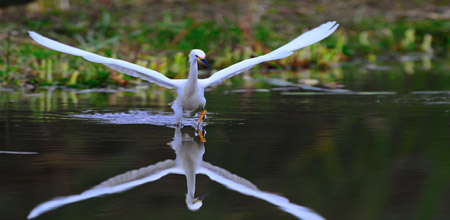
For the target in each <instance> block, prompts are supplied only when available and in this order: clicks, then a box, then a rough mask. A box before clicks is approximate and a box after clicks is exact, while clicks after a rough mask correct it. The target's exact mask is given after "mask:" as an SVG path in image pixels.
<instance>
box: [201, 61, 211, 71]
mask: <svg viewBox="0 0 450 220" xmlns="http://www.w3.org/2000/svg"><path fill="white" fill-rule="evenodd" d="M200 61H202V63H204V64H205V65H206V66H207V67H208V68H209V69H210V70H212V67H211V66H210V65H209V63H208V62H207V61H206V59H205V58H202V59H200Z"/></svg>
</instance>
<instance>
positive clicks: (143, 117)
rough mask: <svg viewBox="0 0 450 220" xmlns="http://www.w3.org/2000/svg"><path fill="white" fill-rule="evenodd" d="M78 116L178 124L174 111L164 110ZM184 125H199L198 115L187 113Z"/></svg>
mask: <svg viewBox="0 0 450 220" xmlns="http://www.w3.org/2000/svg"><path fill="white" fill-rule="evenodd" d="M72 116H74V117H77V118H88V119H95V120H99V121H101V122H104V123H110V124H149V125H157V126H165V127H170V128H175V127H177V126H178V125H177V124H176V120H175V117H174V116H173V113H172V112H164V111H157V110H151V111H139V110H131V111H128V112H114V113H110V112H108V113H91V112H86V114H77V115H72ZM206 124H207V122H203V125H202V126H205V125H206ZM181 125H182V126H191V127H195V128H197V127H198V115H194V116H188V115H186V116H185V117H183V119H182V120H181Z"/></svg>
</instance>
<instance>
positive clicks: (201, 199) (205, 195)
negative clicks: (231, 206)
mask: <svg viewBox="0 0 450 220" xmlns="http://www.w3.org/2000/svg"><path fill="white" fill-rule="evenodd" d="M208 195H209V193H205V194H203V195H201V196H199V197H198V198H197V199H198V200H200V201H203V200H204V199H206V197H207V196H208Z"/></svg>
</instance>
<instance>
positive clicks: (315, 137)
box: [0, 86, 450, 219]
mask: <svg viewBox="0 0 450 220" xmlns="http://www.w3.org/2000/svg"><path fill="white" fill-rule="evenodd" d="M354 87H355V86H354ZM273 88H274V87H270V86H266V88H265V89H263V90H253V89H252V87H250V88H248V87H244V88H240V89H243V90H235V91H234V90H233V89H231V88H227V87H226V86H224V87H219V88H215V89H213V90H212V91H210V92H208V93H206V98H207V101H208V103H207V109H208V118H207V119H206V122H207V124H206V125H205V126H204V127H203V129H204V132H206V134H205V138H206V143H203V145H204V155H203V158H202V159H203V160H204V161H207V162H208V163H210V164H212V165H214V166H216V167H219V168H221V169H223V170H226V171H227V172H229V173H230V174H233V175H236V176H238V177H240V178H243V179H245V180H246V181H248V182H250V183H251V184H252V185H254V186H255V187H257V189H258V190H260V191H262V192H265V193H270V194H272V193H273V195H274V196H279V197H284V198H285V199H288V200H289V202H290V204H294V205H298V206H299V207H305V208H308V209H310V210H313V212H314V213H317V214H318V215H320V216H323V217H324V218H326V219H446V218H447V217H448V216H450V210H449V209H448V203H449V202H450V189H449V185H450V150H449V149H450V140H449V134H450V123H449V122H450V92H449V91H447V90H442V89H441V90H433V91H430V90H426V89H425V90H415V91H406V92H405V91H392V90H389V89H388V90H380V91H384V92H377V91H372V90H367V91H370V93H368V92H366V93H355V94H333V93H320V92H308V93H306V92H301V91H300V90H283V89H275V90H273ZM233 91H234V92H233ZM385 91H389V92H388V93H386V92H385ZM0 97H1V98H0V100H1V105H0V112H1V115H2V116H1V118H0V132H1V136H0V146H1V147H0V158H1V159H0V175H1V179H2V181H1V183H0V186H1V187H0V190H1V191H0V193H1V194H2V196H1V197H0V207H1V208H0V214H1V216H2V218H5V219H25V218H26V217H27V216H28V215H29V214H30V211H31V210H32V209H33V208H35V207H36V206H37V205H39V204H41V203H43V202H46V201H49V200H52V199H54V198H57V197H63V196H70V195H78V194H80V193H82V192H84V191H86V190H89V189H91V188H92V187H94V186H96V185H98V184H100V183H101V182H103V181H105V180H108V179H109V178H111V177H114V176H117V175H119V174H123V173H126V172H127V171H131V170H136V169H139V168H142V167H148V166H151V165H154V164H157V163H158V162H161V161H165V160H168V159H169V160H174V159H175V158H176V157H177V155H176V154H175V153H174V149H172V148H171V147H170V146H168V145H167V144H168V143H169V142H172V141H173V140H174V132H175V131H176V130H175V128H173V127H168V126H165V124H157V123H153V121H152V120H150V119H149V118H148V117H150V116H152V115H153V116H154V115H159V116H161V117H169V118H170V115H171V110H170V108H169V106H168V105H167V103H169V102H170V101H172V100H173V98H174V95H173V94H172V93H171V92H169V91H165V90H159V89H154V90H150V91H89V92H80V91H64V90H63V91H60V90H56V91H50V90H39V91H36V92H23V91H22V92H20V91H19V92H1V96H0ZM159 119H161V118H159ZM187 120H188V121H189V120H194V121H195V118H194V117H193V118H191V119H189V118H188V119H187ZM181 132H182V133H183V134H185V135H188V136H189V137H190V138H192V140H193V141H194V143H201V142H200V138H199V136H198V132H197V131H196V129H194V128H193V127H191V126H185V127H184V128H182V129H181ZM5 152H6V153H5ZM20 152H24V153H22V154H16V153H20ZM195 185H196V192H195V195H196V196H200V195H203V194H206V193H208V197H207V198H206V199H205V200H204V201H203V206H202V207H201V208H200V210H198V211H196V212H191V211H189V209H188V208H187V207H186V202H185V194H186V192H187V186H186V177H185V175H166V176H164V177H161V178H160V179H158V180H154V181H150V182H148V183H144V184H140V185H138V186H136V187H134V188H131V189H128V190H126V191H123V192H120V193H115V194H111V195H106V196H101V197H94V198H90V199H86V200H83V201H79V202H75V203H71V204H67V205H64V206H62V207H59V208H57V209H55V210H51V211H48V212H45V213H43V214H42V215H40V216H38V217H37V218H36V219H125V218H126V219H156V218H160V219H295V218H296V217H295V215H294V214H292V213H291V212H288V211H286V210H285V209H282V208H279V206H277V205H276V204H273V203H271V202H268V201H266V200H264V199H260V198H257V197H255V196H251V195H247V194H245V193H244V194H243V193H242V192H238V191H237V190H236V189H234V190H233V189H229V188H227V186H226V185H224V184H221V183H219V182H217V181H214V180H212V179H210V178H209V177H208V176H207V175H199V174H198V175H197V176H196V184H195ZM228 187H229V186H228Z"/></svg>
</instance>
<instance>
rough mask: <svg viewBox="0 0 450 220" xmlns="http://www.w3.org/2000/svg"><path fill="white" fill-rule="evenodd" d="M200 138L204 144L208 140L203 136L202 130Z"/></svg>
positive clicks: (199, 133) (199, 132)
mask: <svg viewBox="0 0 450 220" xmlns="http://www.w3.org/2000/svg"><path fill="white" fill-rule="evenodd" d="M198 136H199V137H200V142H202V143H205V142H206V139H205V137H204V136H203V132H202V131H201V130H200V129H198Z"/></svg>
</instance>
